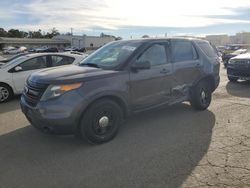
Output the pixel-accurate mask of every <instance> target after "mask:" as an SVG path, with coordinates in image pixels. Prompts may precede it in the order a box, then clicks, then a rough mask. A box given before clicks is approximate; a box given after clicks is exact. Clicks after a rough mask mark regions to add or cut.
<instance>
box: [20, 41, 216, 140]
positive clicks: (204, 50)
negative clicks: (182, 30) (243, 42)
mask: <svg viewBox="0 0 250 188" xmlns="http://www.w3.org/2000/svg"><path fill="white" fill-rule="evenodd" d="M219 70H220V59H219V57H218V55H217V54H216V52H215V50H214V49H213V47H212V46H211V45H210V44H209V42H207V41H205V40H198V39H184V38H183V39H182V38H171V39H141V40H128V41H116V42H112V43H109V44H107V45H105V46H104V47H102V48H100V49H99V50H97V51H95V52H94V53H92V54H91V55H89V56H88V57H87V58H86V59H84V60H83V61H82V62H81V63H80V65H69V66H67V68H60V67H59V68H58V69H48V70H43V71H39V72H36V73H34V74H31V76H30V77H29V78H28V79H27V83H26V86H25V89H24V92H23V95H22V97H21V107H22V111H23V113H24V114H25V115H26V117H27V119H28V120H29V121H30V123H31V124H32V125H33V126H34V127H37V128H38V129H40V130H42V131H44V132H53V133H71V134H72V133H75V134H76V135H77V136H78V137H80V138H83V139H85V140H87V141H89V142H91V143H103V142H107V141H109V140H111V139H113V138H114V137H115V135H116V134H117V132H118V130H119V125H120V123H121V122H122V120H123V119H124V118H126V117H127V116H128V115H129V114H133V113H137V112H141V111H144V110H149V109H153V108H156V107H160V106H164V105H172V104H176V103H180V102H183V101H189V102H190V103H191V105H192V106H193V107H194V108H195V109H197V110H205V109H207V108H208V106H209V105H210V102H211V99H212V98H211V97H212V93H213V91H214V90H215V89H216V88H217V87H218V84H219V80H220V77H219Z"/></svg>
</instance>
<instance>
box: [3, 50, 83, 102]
mask: <svg viewBox="0 0 250 188" xmlns="http://www.w3.org/2000/svg"><path fill="white" fill-rule="evenodd" d="M83 58H84V56H82V55H77V54H63V53H42V54H28V55H24V56H21V57H18V58H16V59H13V60H12V61H10V62H7V63H5V64H4V65H1V66H0V102H6V101H8V100H10V99H11V98H12V97H13V95H15V94H21V93H22V91H23V88H24V85H25V81H26V79H27V77H28V76H29V75H30V74H31V73H34V72H36V71H39V70H42V69H46V68H51V67H57V66H62V65H69V64H77V63H79V62H80V61H81V60H82V59H83ZM65 69H67V68H66V67H65Z"/></svg>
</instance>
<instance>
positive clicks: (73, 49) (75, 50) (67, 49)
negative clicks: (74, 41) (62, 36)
mask: <svg viewBox="0 0 250 188" xmlns="http://www.w3.org/2000/svg"><path fill="white" fill-rule="evenodd" d="M63 51H65V52H82V53H85V52H86V51H87V50H86V48H84V47H83V48H76V47H70V48H65V49H64V50H63Z"/></svg>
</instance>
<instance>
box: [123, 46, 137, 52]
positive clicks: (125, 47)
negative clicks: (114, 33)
mask: <svg viewBox="0 0 250 188" xmlns="http://www.w3.org/2000/svg"><path fill="white" fill-rule="evenodd" d="M122 49H123V50H128V51H134V50H135V49H136V47H134V46H123V47H122Z"/></svg>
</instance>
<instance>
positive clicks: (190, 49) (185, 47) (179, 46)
mask: <svg viewBox="0 0 250 188" xmlns="http://www.w3.org/2000/svg"><path fill="white" fill-rule="evenodd" d="M171 51H172V59H173V61H174V62H180V61H190V60H194V59H197V58H198V55H197V53H196V50H195V48H194V46H193V44H192V43H191V42H190V41H173V42H172V48H171Z"/></svg>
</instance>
